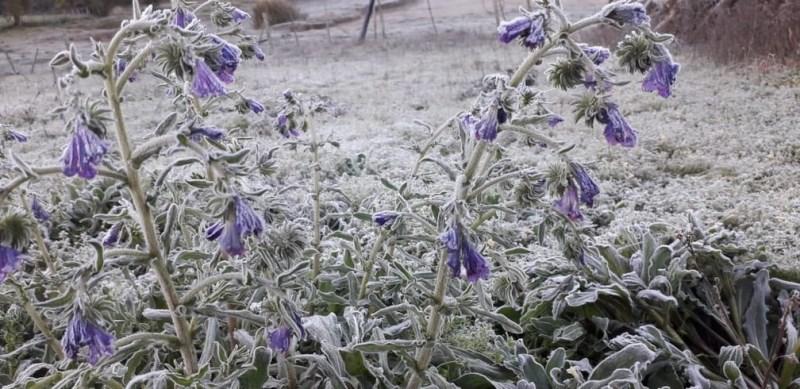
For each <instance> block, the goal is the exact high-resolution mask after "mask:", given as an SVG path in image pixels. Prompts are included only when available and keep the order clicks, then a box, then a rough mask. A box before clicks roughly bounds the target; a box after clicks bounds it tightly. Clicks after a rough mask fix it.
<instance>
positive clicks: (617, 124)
mask: <svg viewBox="0 0 800 389" xmlns="http://www.w3.org/2000/svg"><path fill="white" fill-rule="evenodd" d="M597 121H598V122H600V123H602V124H605V125H606V128H605V130H604V131H603V134H604V135H605V137H606V141H607V142H608V144H610V145H612V146H613V145H620V146H622V147H634V146H636V140H637V137H638V132H637V131H636V129H634V128H633V127H631V125H630V124H628V121H627V120H625V116H623V115H622V112H620V111H619V108H618V107H617V105H616V104H614V103H608V104H606V106H605V107H603V108H601V109H600V112H599V113H598V114H597Z"/></svg>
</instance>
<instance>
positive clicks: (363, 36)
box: [358, 0, 375, 43]
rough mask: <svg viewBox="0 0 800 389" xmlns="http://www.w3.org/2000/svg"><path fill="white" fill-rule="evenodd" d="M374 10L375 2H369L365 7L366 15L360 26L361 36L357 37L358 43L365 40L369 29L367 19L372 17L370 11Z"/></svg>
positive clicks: (372, 0)
mask: <svg viewBox="0 0 800 389" xmlns="http://www.w3.org/2000/svg"><path fill="white" fill-rule="evenodd" d="M374 8H375V0H369V5H368V6H367V14H366V15H365V16H364V24H363V25H362V26H361V35H360V36H359V37H358V42H359V43H363V42H364V40H365V39H367V30H368V29H369V19H370V18H371V17H372V11H373V10H374Z"/></svg>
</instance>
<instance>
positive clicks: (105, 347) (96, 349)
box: [61, 310, 114, 365]
mask: <svg viewBox="0 0 800 389" xmlns="http://www.w3.org/2000/svg"><path fill="white" fill-rule="evenodd" d="M61 346H62V347H63V348H64V353H65V354H67V357H69V358H71V359H77V358H78V352H79V351H80V349H81V348H83V347H88V348H89V363H91V364H92V365H94V364H97V361H99V360H100V358H102V357H103V356H104V355H109V356H110V355H113V354H114V336H113V335H111V334H110V333H108V332H107V331H106V330H104V329H103V328H101V327H99V326H98V325H96V324H95V323H92V322H91V321H89V320H87V319H86V318H84V317H83V313H82V312H81V311H80V310H75V313H74V314H73V315H72V319H71V320H70V322H69V325H67V330H66V332H64V337H63V338H61Z"/></svg>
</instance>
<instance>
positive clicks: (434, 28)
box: [427, 0, 439, 35]
mask: <svg viewBox="0 0 800 389" xmlns="http://www.w3.org/2000/svg"><path fill="white" fill-rule="evenodd" d="M427 2H428V16H430V17H431V25H432V26H433V33H434V34H436V35H439V30H438V29H437V28H436V19H434V18H433V8H431V0H427Z"/></svg>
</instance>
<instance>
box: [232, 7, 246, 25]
mask: <svg viewBox="0 0 800 389" xmlns="http://www.w3.org/2000/svg"><path fill="white" fill-rule="evenodd" d="M248 18H250V14H248V13H247V12H244V11H242V10H241V9H239V8H234V9H233V11H231V19H232V20H233V22H234V23H241V22H243V21H245V20H247V19H248Z"/></svg>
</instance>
